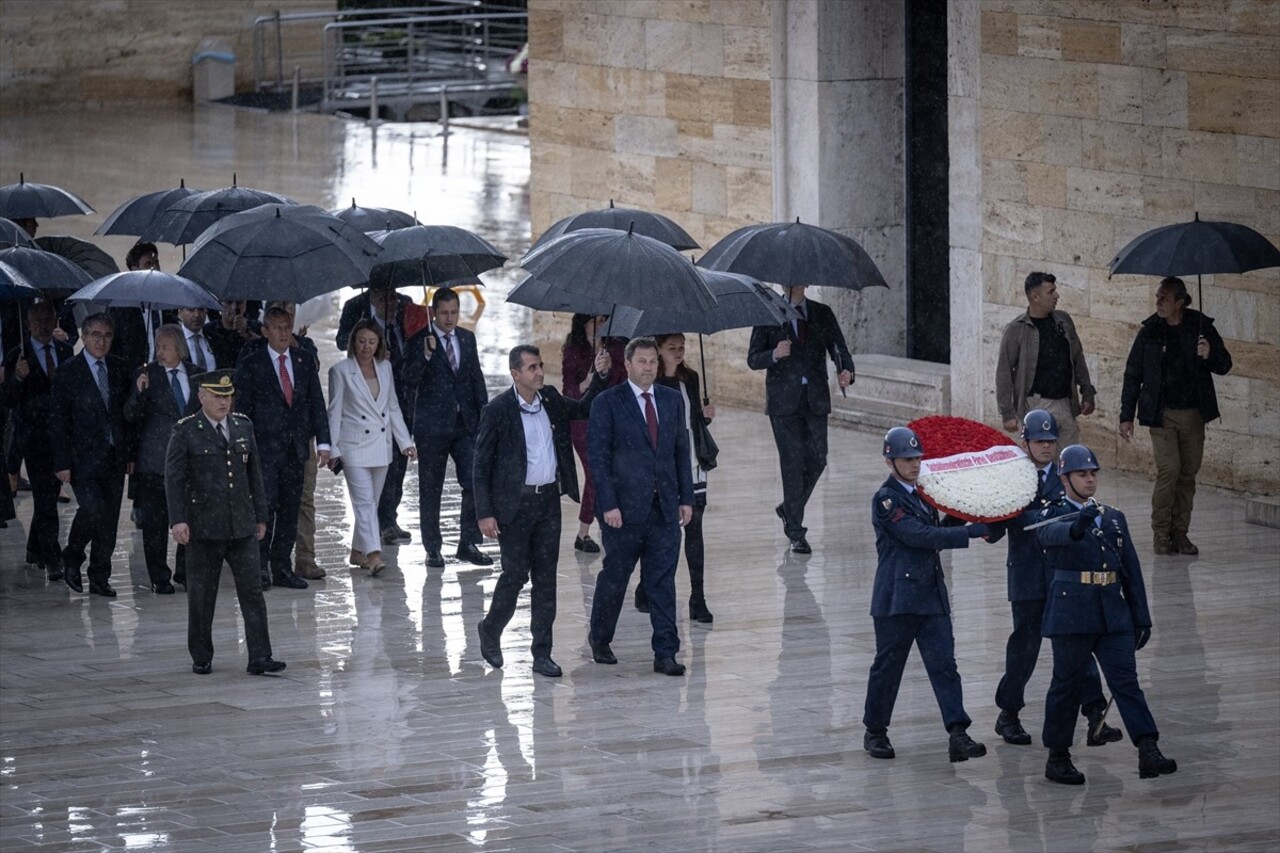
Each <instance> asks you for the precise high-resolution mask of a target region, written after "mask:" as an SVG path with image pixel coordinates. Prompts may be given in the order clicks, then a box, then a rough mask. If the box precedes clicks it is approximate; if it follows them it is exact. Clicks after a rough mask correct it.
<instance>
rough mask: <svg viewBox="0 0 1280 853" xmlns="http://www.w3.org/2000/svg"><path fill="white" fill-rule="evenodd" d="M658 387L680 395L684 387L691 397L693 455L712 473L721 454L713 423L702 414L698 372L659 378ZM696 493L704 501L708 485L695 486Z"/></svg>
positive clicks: (704, 468)
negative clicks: (715, 438)
mask: <svg viewBox="0 0 1280 853" xmlns="http://www.w3.org/2000/svg"><path fill="white" fill-rule="evenodd" d="M654 384H656V385H664V386H666V387H667V388H670V389H672V390H673V391H675V392H677V393H679V391H680V387H681V386H684V393H685V394H687V395H688V397H689V409H688V411H687V412H686V414H688V416H689V434H690V436H691V441H692V442H693V455H694V457H695V458H696V459H697V460H698V465H699V466H700V467H701V468H702V470H703V472H707V471H710V470H711V469H713V468H715V467H716V457H717V456H718V455H719V454H720V448H719V446H718V445H717V444H716V443H715V440H714V439H712V438H711V430H710V429H708V425H709V424H710V423H711V421H710V420H709V419H707V418H706V417H704V416H703V414H702V389H701V386H700V385H699V384H698V372H697V371H696V370H691V369H689V368H685V370H684V373H683V375H682V376H679V377H676V376H659V377H658V378H657V379H656V380H654ZM693 488H694V491H697V492H700V493H702V495H703V497H704V499H705V496H706V491H707V484H706V483H705V482H704V483H701V484H699V483H697V482H695V483H694V484H693Z"/></svg>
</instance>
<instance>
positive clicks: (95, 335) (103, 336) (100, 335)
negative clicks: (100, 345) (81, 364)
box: [84, 332, 116, 341]
mask: <svg viewBox="0 0 1280 853" xmlns="http://www.w3.org/2000/svg"><path fill="white" fill-rule="evenodd" d="M84 336H85V337H86V338H90V339H92V340H95V341H110V340H115V336H116V335H115V332H85V333H84Z"/></svg>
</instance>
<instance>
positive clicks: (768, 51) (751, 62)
mask: <svg viewBox="0 0 1280 853" xmlns="http://www.w3.org/2000/svg"><path fill="white" fill-rule="evenodd" d="M771 32H772V30H771V29H770V28H769V27H768V26H736V25H730V24H729V23H728V22H725V27H724V76H726V77H745V78H747V79H751V80H768V79H769V73H770V68H771V67H772V58H773V47H772V43H771Z"/></svg>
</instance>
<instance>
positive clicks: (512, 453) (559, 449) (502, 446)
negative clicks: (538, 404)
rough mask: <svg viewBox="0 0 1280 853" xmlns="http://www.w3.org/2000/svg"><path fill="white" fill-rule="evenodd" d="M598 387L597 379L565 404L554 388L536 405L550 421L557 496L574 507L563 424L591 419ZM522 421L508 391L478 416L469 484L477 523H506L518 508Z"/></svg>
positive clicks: (523, 466)
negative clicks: (578, 397) (484, 520)
mask: <svg viewBox="0 0 1280 853" xmlns="http://www.w3.org/2000/svg"><path fill="white" fill-rule="evenodd" d="M604 387H605V381H604V380H603V379H601V378H600V377H599V376H598V375H597V376H596V377H595V378H594V379H593V380H592V382H591V387H590V388H588V389H587V393H586V394H585V395H583V397H582V399H581V400H570V399H569V398H568V397H566V396H564V395H563V394H561V393H560V392H559V391H557V390H556V389H554V388H544V389H542V394H541V397H542V405H543V407H544V408H545V409H546V412H547V418H548V419H549V420H550V421H551V439H552V442H553V443H554V444H555V448H556V481H557V486H558V488H559V494H562V495H568V496H569V497H571V498H573V500H574V501H575V502H577V501H579V500H580V499H581V498H580V497H579V495H578V467H577V465H575V464H574V460H573V443H572V442H571V441H570V437H569V422H570V421H575V420H578V421H581V420H586V419H587V418H588V417H589V416H590V415H591V403H592V401H593V400H595V398H596V395H597V394H599V393H600V392H601V391H603V390H604ZM524 418H525V415H524V414H522V413H521V411H520V403H519V400H518V399H517V398H516V392H515V390H514V389H513V390H511V391H509V392H505V393H502V394H499V395H498V396H496V397H494V398H493V399H492V400H490V401H489V402H488V403H487V404H486V405H485V407H484V410H483V411H482V412H481V413H480V430H479V432H478V433H477V434H476V453H475V466H474V469H475V470H474V476H473V477H472V480H471V488H472V489H473V490H474V492H475V496H476V517H477V518H496V519H497V520H498V523H499V524H507V523H509V522H510V521H511V520H512V519H513V518H515V515H516V512H517V511H518V510H519V509H520V493H521V491H522V489H523V488H524V480H525V474H526V473H527V471H528V468H527V463H528V459H527V457H526V455H525V443H524Z"/></svg>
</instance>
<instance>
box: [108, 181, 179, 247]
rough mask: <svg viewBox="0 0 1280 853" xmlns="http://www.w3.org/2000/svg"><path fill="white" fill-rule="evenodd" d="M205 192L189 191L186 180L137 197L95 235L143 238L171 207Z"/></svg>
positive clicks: (128, 202) (130, 200)
mask: <svg viewBox="0 0 1280 853" xmlns="http://www.w3.org/2000/svg"><path fill="white" fill-rule="evenodd" d="M202 192H204V190H195V189H189V188H188V187H187V181H186V179H185V178H184V179H182V180H180V181H179V182H178V186H177V187H175V188H174V189H170V190H158V191H156V192H153V193H147V194H146V195H140V196H135V197H133V198H131V199H129V200H128V201H126V202H125V203H124V204H122V205H120V206H119V207H117V208H116V209H115V210H113V211H112V212H111V215H110V216H108V217H107V219H106V221H105V222H103V223H102V224H101V225H99V226H98V230H97V231H94V232H93V233H94V234H127V235H132V236H135V237H137V236H141V235H143V234H145V233H147V229H148V228H150V227H151V224H152V223H153V222H155V220H156V218H157V217H158V216H159V215H160V214H162V213H164V212H165V211H167V210H168V209H169V208H170V207H172V206H173V205H175V204H177V203H178V202H180V201H182V200H183V199H184V198H189V197H190V196H193V195H199V194H200V193H202Z"/></svg>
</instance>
